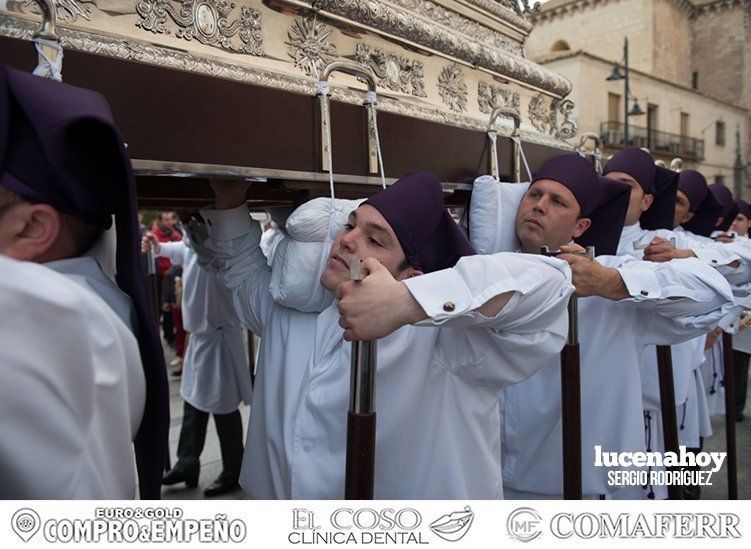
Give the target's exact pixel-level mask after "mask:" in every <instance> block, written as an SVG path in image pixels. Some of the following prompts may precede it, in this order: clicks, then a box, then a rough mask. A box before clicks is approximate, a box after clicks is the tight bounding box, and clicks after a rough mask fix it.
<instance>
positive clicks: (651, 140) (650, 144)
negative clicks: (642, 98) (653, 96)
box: [647, 103, 659, 150]
mask: <svg viewBox="0 0 751 549" xmlns="http://www.w3.org/2000/svg"><path fill="white" fill-rule="evenodd" d="M658 113H659V110H658V107H657V105H655V104H653V103H647V148H648V149H650V150H652V149H654V148H655V147H657V146H658V142H657V130H658V127H659V126H658Z"/></svg>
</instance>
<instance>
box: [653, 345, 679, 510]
mask: <svg viewBox="0 0 751 549" xmlns="http://www.w3.org/2000/svg"><path fill="white" fill-rule="evenodd" d="M657 377H658V379H659V382H660V411H661V412H662V437H663V443H664V445H665V451H666V452H675V454H676V455H678V452H679V449H678V420H677V418H676V416H675V384H674V381H673V356H672V351H671V349H670V345H657ZM668 470H676V471H678V470H680V467H668ZM668 499H683V488H682V486H681V485H680V484H675V483H671V484H669V485H668Z"/></svg>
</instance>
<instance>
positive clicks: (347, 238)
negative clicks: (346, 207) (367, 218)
mask: <svg viewBox="0 0 751 549" xmlns="http://www.w3.org/2000/svg"><path fill="white" fill-rule="evenodd" d="M355 233H357V229H352V230H351V231H348V232H345V233H344V234H343V235H342V238H341V240H340V241H339V243H340V244H341V245H342V247H343V248H344V249H346V250H347V251H348V252H349V253H354V252H355V250H356V249H357V235H356V234H355Z"/></svg>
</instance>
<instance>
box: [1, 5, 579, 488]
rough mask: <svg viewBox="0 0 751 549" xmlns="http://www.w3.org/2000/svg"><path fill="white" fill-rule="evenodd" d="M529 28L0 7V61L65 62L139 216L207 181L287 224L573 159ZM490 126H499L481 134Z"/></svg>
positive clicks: (392, 12) (438, 15) (345, 11)
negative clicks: (299, 213) (110, 130)
mask: <svg viewBox="0 0 751 549" xmlns="http://www.w3.org/2000/svg"><path fill="white" fill-rule="evenodd" d="M36 3H39V5H41V12H42V15H43V21H44V26H43V30H42V31H41V32H40V30H39V29H40V23H39V21H40V9H39V8H38V7H37V5H36ZM529 11H530V9H529V5H528V2H526V1H523V2H521V3H519V2H517V1H516V0H500V1H490V0H440V1H437V0H425V1H421V2H411V1H409V2H408V1H405V0H313V1H304V0H270V1H269V0H266V1H261V0H236V1H235V2H234V3H227V2H222V1H220V0H129V1H126V2H123V1H119V0H34V1H33V2H32V1H27V0H9V1H7V2H5V3H4V4H2V5H0V49H2V52H3V61H4V62H5V63H8V64H9V65H11V66H13V67H15V68H19V69H22V70H29V71H30V70H32V69H34V67H35V66H37V65H38V64H39V63H38V60H37V58H36V55H34V51H33V49H32V48H30V47H29V42H30V41H32V40H34V39H35V38H36V39H37V40H36V43H37V49H38V51H39V55H40V56H41V57H42V60H46V63H45V64H44V67H45V68H46V69H47V70H49V71H54V70H55V68H59V57H58V55H59V54H61V53H62V51H61V49H60V46H61V47H62V48H63V49H64V52H65V81H66V82H67V83H70V84H73V85H77V86H82V87H86V88H90V89H93V90H97V91H99V92H101V93H102V94H103V95H104V96H105V98H106V99H107V100H108V102H109V104H110V105H111V107H112V110H113V115H114V118H115V121H116V122H117V124H118V126H119V128H120V130H121V133H122V134H123V136H124V139H125V141H126V142H127V146H128V152H129V154H130V156H131V160H132V163H133V167H134V173H135V175H136V182H137V197H138V200H139V205H140V206H141V207H142V208H169V209H173V210H174V209H177V210H178V211H179V210H185V211H187V210H193V209H195V208H196V207H198V206H201V205H203V204H205V203H206V202H209V201H210V200H211V199H212V193H211V190H210V186H209V185H208V181H209V179H212V178H217V179H228V180H251V181H254V182H255V183H254V184H253V185H252V186H251V188H250V190H249V192H248V205H249V207H250V208H251V209H252V210H256V211H260V210H263V209H266V208H271V207H274V208H277V209H278V208H280V207H281V208H287V209H288V211H291V210H292V209H293V208H294V207H296V206H298V205H300V204H301V203H303V202H305V201H307V200H309V199H311V198H315V197H317V196H325V195H327V194H329V192H330V189H331V187H332V185H334V184H335V185H336V190H337V196H339V197H341V198H362V197H364V196H367V195H370V194H372V193H374V192H377V191H378V190H379V189H380V188H381V187H382V185H383V184H384V183H385V184H390V183H392V182H393V181H395V180H396V178H398V177H399V176H401V175H403V174H404V173H407V172H409V171H413V170H415V169H424V170H428V171H431V172H432V173H434V174H435V175H436V176H437V177H438V179H439V180H440V181H441V182H442V186H443V189H444V196H445V199H446V203H447V205H448V206H451V207H464V206H465V205H466V204H467V202H468V197H469V194H470V193H471V190H472V182H473V181H474V179H475V178H476V177H477V176H479V175H482V174H486V173H488V172H489V171H491V168H492V169H493V171H494V173H497V174H498V175H501V174H503V175H504V177H506V176H507V175H508V180H510V179H512V178H513V179H514V180H516V181H519V180H520V178H521V162H520V158H519V157H520V155H519V151H520V148H521V144H522V143H524V148H525V151H526V159H527V160H528V161H529V165H530V166H531V167H532V168H533V169H534V168H537V167H539V166H540V165H542V164H543V163H544V162H546V161H547V160H549V159H551V158H553V157H554V156H557V155H558V154H560V153H561V152H563V151H571V150H572V149H573V147H572V146H571V144H569V142H568V141H567V140H568V139H571V138H573V137H574V136H575V135H576V125H575V124H574V122H573V121H572V120H570V116H571V113H572V111H573V109H574V104H573V102H571V101H570V100H568V99H566V96H567V95H568V94H569V92H570V91H571V84H570V82H569V81H568V80H566V79H565V78H564V77H562V76H561V75H559V74H556V73H555V72H553V71H551V70H549V69H547V68H545V67H543V66H540V65H537V64H536V63H534V62H532V61H530V60H528V59H526V58H525V56H524V52H523V46H524V42H525V40H526V39H527V37H528V35H529V33H530V31H531V30H532V24H531V23H530V21H529V20H528V18H527V15H528V12H529ZM334 73H335V74H334ZM365 74H370V75H371V76H370V77H368V76H365ZM324 76H325V78H324ZM329 76H331V78H329ZM371 79H372V81H371ZM329 80H330V83H329V85H328V86H327V87H325V88H322V86H321V84H320V83H321V82H323V81H327V82H328V81H329ZM376 88H378V125H377V126H376V125H375V123H374V122H375V101H374V97H375V91H376ZM369 92H373V93H372V94H370V93H369ZM363 93H364V94H365V101H363ZM324 96H325V97H324ZM371 99H373V100H372V101H371ZM324 104H325V105H324ZM363 104H364V107H365V108H364V109H363ZM324 106H325V109H326V112H324ZM496 109H501V111H499V113H498V114H497V115H496V118H498V117H501V118H506V117H509V116H510V117H511V118H512V120H513V123H505V122H504V123H503V124H500V123H499V124H495V120H494V122H493V124H491V127H490V128H489V127H488V124H487V120H488V115H490V114H492V113H493V112H494V111H495V110H496ZM325 120H328V128H325V127H324V121H325ZM332 127H333V128H334V131H331V129H332ZM489 129H490V130H492V133H493V134H494V136H495V140H496V145H497V147H498V150H499V151H500V153H501V158H504V159H509V160H508V161H507V162H504V163H503V164H500V163H499V162H498V161H497V157H495V160H494V158H493V157H492V155H491V147H489V146H488V143H487V138H486V135H487V134H486V132H487V131H488V130H489ZM327 131H328V139H329V143H328V148H329V150H328V153H330V151H331V149H334V150H336V151H337V156H336V166H335V169H334V167H332V166H331V159H330V157H329V155H328V153H327V151H326V147H327V145H326V139H327V137H326V135H327ZM379 131H380V134H379V133H378V132H379ZM378 150H382V152H383V158H387V159H388V160H387V168H388V171H386V172H383V169H382V162H381V159H380V156H379V154H378V153H377V151H378ZM374 153H375V154H374ZM493 162H495V164H493ZM491 164H493V165H491ZM379 170H380V171H381V174H380V176H379V175H378V172H379ZM327 172H328V173H327ZM359 347H360V349H363V347H367V346H363V345H362V344H360V345H359ZM357 353H359V354H358V356H361V357H365V356H370V355H369V352H368V351H365V352H362V351H358V352H357ZM353 356H354V353H353ZM353 360H354V359H353ZM361 370H362V369H361ZM373 371H375V369H373ZM365 400H366V399H365ZM360 401H363V399H361V400H360ZM359 409H360V410H362V409H363V408H359ZM366 496H367V494H366V495H364V496H363V495H360V496H356V497H366ZM353 497H355V496H353Z"/></svg>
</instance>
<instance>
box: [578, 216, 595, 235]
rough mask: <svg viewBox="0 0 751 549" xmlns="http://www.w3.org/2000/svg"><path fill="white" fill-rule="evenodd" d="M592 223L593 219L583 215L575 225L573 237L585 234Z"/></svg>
mask: <svg viewBox="0 0 751 549" xmlns="http://www.w3.org/2000/svg"><path fill="white" fill-rule="evenodd" d="M591 225H592V220H591V219H589V218H588V217H582V218H581V219H579V220H578V221H577V222H576V225H575V226H574V234H573V238H578V237H580V236H581V235H583V234H584V231H586V230H587V229H589V227H590V226H591Z"/></svg>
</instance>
